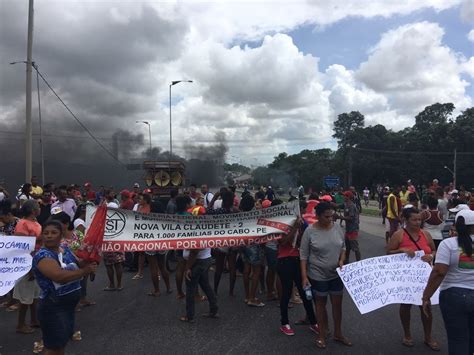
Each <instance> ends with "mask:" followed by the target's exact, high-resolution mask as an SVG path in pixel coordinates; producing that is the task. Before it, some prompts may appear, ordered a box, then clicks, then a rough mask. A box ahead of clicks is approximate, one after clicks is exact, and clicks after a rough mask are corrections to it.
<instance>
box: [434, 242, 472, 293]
mask: <svg viewBox="0 0 474 355" xmlns="http://www.w3.org/2000/svg"><path fill="white" fill-rule="evenodd" d="M471 239H472V242H473V243H474V236H473V235H471ZM460 254H461V247H460V246H459V245H458V238H457V237H452V238H448V239H445V240H443V241H442V242H441V244H440V245H439V247H438V251H437V252H436V261H435V263H436V264H444V265H448V266H449V269H448V273H447V274H446V276H445V278H444V280H443V282H442V283H441V286H440V290H446V289H448V288H450V287H460V288H468V289H471V290H474V269H468V268H462V267H460V266H459V257H460Z"/></svg>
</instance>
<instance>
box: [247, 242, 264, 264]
mask: <svg viewBox="0 0 474 355" xmlns="http://www.w3.org/2000/svg"><path fill="white" fill-rule="evenodd" d="M242 259H243V261H244V262H245V263H248V264H250V265H262V264H263V250H262V248H260V245H258V244H252V245H247V246H246V247H245V248H244V250H243V251H242Z"/></svg>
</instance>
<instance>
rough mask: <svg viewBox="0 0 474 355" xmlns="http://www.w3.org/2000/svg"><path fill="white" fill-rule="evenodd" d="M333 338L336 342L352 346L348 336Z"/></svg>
mask: <svg viewBox="0 0 474 355" xmlns="http://www.w3.org/2000/svg"><path fill="white" fill-rule="evenodd" d="M333 339H334V341H335V342H336V343H340V344H342V345H345V346H352V343H351V341H350V340H349V339H347V338H346V337H342V338H333Z"/></svg>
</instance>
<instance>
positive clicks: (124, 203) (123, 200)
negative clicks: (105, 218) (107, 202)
mask: <svg viewBox="0 0 474 355" xmlns="http://www.w3.org/2000/svg"><path fill="white" fill-rule="evenodd" d="M134 205H135V202H133V200H132V199H131V193H130V191H128V190H122V191H120V208H122V209H124V210H133V206H134Z"/></svg>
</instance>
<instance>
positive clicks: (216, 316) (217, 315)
mask: <svg viewBox="0 0 474 355" xmlns="http://www.w3.org/2000/svg"><path fill="white" fill-rule="evenodd" d="M202 316H203V317H204V318H215V319H217V318H219V314H217V313H204V314H203V315H202Z"/></svg>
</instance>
